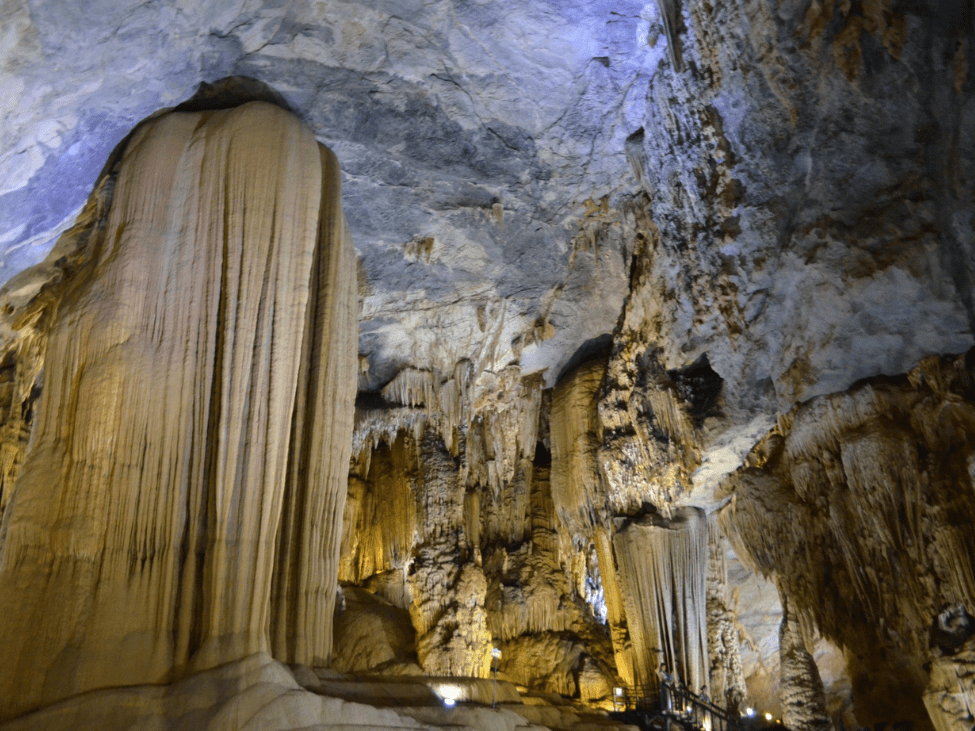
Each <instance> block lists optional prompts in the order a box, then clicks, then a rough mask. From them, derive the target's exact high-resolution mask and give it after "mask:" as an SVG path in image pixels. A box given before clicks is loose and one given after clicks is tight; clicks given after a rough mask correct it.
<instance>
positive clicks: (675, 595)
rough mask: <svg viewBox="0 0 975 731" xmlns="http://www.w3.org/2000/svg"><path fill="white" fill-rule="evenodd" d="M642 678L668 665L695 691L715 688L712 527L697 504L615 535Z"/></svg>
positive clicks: (653, 677) (654, 678)
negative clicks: (711, 678) (709, 585)
mask: <svg viewBox="0 0 975 731" xmlns="http://www.w3.org/2000/svg"><path fill="white" fill-rule="evenodd" d="M613 547H614V549H615V551H616V560H617V563H618V565H619V573H620V586H621V588H622V590H623V591H622V593H623V601H624V606H625V607H626V616H627V620H628V622H629V626H630V635H631V637H632V640H633V659H634V662H633V665H634V672H635V675H636V679H637V683H638V684H640V685H650V686H654V687H655V686H656V685H657V682H658V679H659V678H658V675H657V668H658V667H659V665H660V663H661V662H663V663H665V664H666V665H667V666H668V667H669V668H670V669H671V670H672V671H673V672H674V674H675V677H677V678H679V679H680V680H681V681H682V682H683V683H684V684H685V685H686V686H687V687H688V688H691V689H694V690H695V691H696V690H698V689H700V688H701V687H703V686H705V685H708V664H709V663H708V631H707V590H706V581H705V580H706V576H707V561H708V524H707V518H706V517H705V515H704V513H703V511H701V510H700V509H698V508H678V509H677V510H675V511H674V517H673V519H671V520H667V519H663V518H660V517H659V516H657V515H647V516H643V517H641V518H637V519H635V520H633V521H632V522H630V523H629V524H627V525H626V526H624V527H623V528H621V529H620V530H619V531H618V532H617V533H616V536H615V537H614V539H613Z"/></svg>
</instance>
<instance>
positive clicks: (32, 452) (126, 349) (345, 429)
mask: <svg viewBox="0 0 975 731" xmlns="http://www.w3.org/2000/svg"><path fill="white" fill-rule="evenodd" d="M337 186H338V173H337V165H336V164H335V161H334V158H333V157H332V156H331V154H330V153H328V152H327V151H321V152H320V148H319V146H318V144H317V143H316V142H315V139H314V137H313V136H312V135H311V133H310V132H309V131H308V130H307V129H306V128H305V127H304V126H303V125H301V124H300V123H299V122H298V121H297V120H296V119H295V118H293V117H292V116H290V115H289V114H288V113H286V112H284V111H282V110H280V109H278V108H277V107H272V106H270V105H267V104H260V103H252V104H248V105H245V106H243V107H240V108H237V109H232V110H225V111H218V112H203V113H193V114H190V113H181V114H169V115H165V116H162V117H159V118H158V119H156V120H153V121H152V122H150V123H147V124H145V125H143V126H141V127H140V128H139V129H138V130H137V131H136V132H135V133H134V134H133V136H132V138H131V139H130V140H129V142H128V144H127V146H126V148H125V152H124V157H123V159H122V162H121V168H120V172H119V173H118V183H117V186H116V189H115V194H114V200H113V201H112V204H111V209H110V211H109V212H108V218H107V221H106V222H105V226H104V229H102V228H101V227H100V226H94V227H89V229H88V230H89V231H90V232H93V233H92V235H93V236H94V239H93V240H91V241H87V242H84V246H83V247H82V248H83V249H84V252H85V253H84V256H83V257H81V258H80V259H79V260H78V261H79V262H80V263H79V265H78V267H77V268H76V269H75V270H73V271H72V272H71V275H70V276H68V277H66V278H64V280H63V281H61V282H60V283H57V285H56V286H54V287H53V288H51V289H48V290H45V291H44V293H43V294H44V298H43V302H42V305H43V307H45V308H46V309H45V310H44V311H45V312H46V313H47V314H46V315H45V316H48V317H49V318H50V319H49V322H48V324H47V325H46V327H47V328H48V329H47V330H46V344H45V353H44V374H45V376H44V392H43V397H42V398H41V400H40V402H39V403H38V405H37V416H36V423H35V425H34V433H33V435H32V439H31V444H30V448H29V451H28V454H27V458H26V461H25V463H24V465H23V468H22V470H21V473H20V477H19V480H18V482H17V486H16V489H15V492H14V495H13V498H12V500H11V503H10V504H9V506H8V514H7V515H5V517H4V522H3V534H2V548H0V608H2V609H0V611H2V615H3V617H4V621H3V623H0V643H2V645H3V647H4V648H6V653H7V661H6V662H5V663H3V665H2V667H0V717H7V716H10V715H14V714H17V713H21V712H23V711H24V710H26V709H29V708H31V707H34V706H36V705H38V704H40V703H46V702H52V701H54V700H58V699H60V698H63V697H65V696H68V695H71V694H74V693H79V692H82V691H85V690H88V689H91V688H97V687H106V686H116V685H128V684H132V683H150V682H151V683H156V682H160V681H165V680H167V679H171V678H173V677H175V676H177V675H179V674H181V673H185V672H187V671H188V670H191V669H200V668H205V667H212V666H215V665H218V664H220V663H223V662H227V661H230V660H235V659H238V658H241V657H243V656H245V655H248V654H250V653H253V652H258V651H266V650H269V649H270V639H269V637H268V626H269V624H270V622H271V620H272V567H273V566H274V564H275V561H276V559H280V558H281V557H280V556H278V555H277V551H279V550H281V549H276V546H275V540H274V539H275V536H276V535H277V534H278V530H279V524H280V518H281V512H282V504H286V505H287V506H288V507H287V508H286V511H287V513H286V515H290V516H293V519H291V518H286V520H287V521H289V525H290V526H291V529H292V535H293V537H294V543H293V544H292V545H291V546H289V547H288V550H289V551H294V552H295V553H294V556H295V563H299V564H301V565H302V566H304V567H305V568H306V570H310V571H312V572H313V573H314V575H313V576H299V575H297V574H295V573H294V572H290V573H288V574H287V575H286V576H283V577H280V584H279V586H280V587H281V590H282V591H283V592H284V593H285V594H287V596H288V603H287V605H285V602H284V601H283V598H281V596H280V594H279V595H278V596H279V598H281V599H282V600H281V601H279V602H274V612H276V613H277V616H278V617H279V618H281V619H282V620H283V621H284V622H285V623H286V624H287V626H288V630H287V631H286V632H285V633H284V634H285V635H288V633H290V632H297V633H300V634H301V641H302V646H301V647H290V648H288V650H287V652H286V655H287V657H288V658H289V659H291V658H294V659H297V660H299V661H303V662H308V661H312V660H314V659H317V658H327V657H328V654H329V647H330V642H331V626H330V621H331V616H332V611H331V606H332V601H333V598H334V588H333V587H334V573H335V561H336V559H337V555H336V553H337V540H338V538H339V535H338V527H339V526H338V525H337V524H336V523H337V520H336V523H332V522H330V521H332V519H333V517H335V516H336V514H337V512H338V509H339V505H340V503H341V500H342V499H344V490H345V487H344V479H345V474H344V473H345V469H346V465H347V460H348V447H347V446H346V444H347V441H348V434H349V432H350V430H351V426H352V424H351V419H352V409H351V400H350V399H351V395H348V396H347V395H346V394H351V392H352V391H353V389H354V383H355V380H354V379H355V350H354V342H355V325H354V323H355V320H356V312H355V307H356V300H355V293H354V289H353V286H354V285H352V284H350V282H353V283H354V281H355V274H354V257H353V254H352V250H351V241H350V240H349V239H348V236H347V235H346V232H345V229H344V224H343V223H342V219H341V212H340V211H339V209H338V195H339V191H338V187H337ZM96 192H97V191H96ZM69 233H71V232H69ZM72 235H75V234H72ZM302 378H305V379H307V383H302V385H301V387H300V389H299V387H298V383H299V380H300V379H302ZM299 390H300V396H301V399H302V400H301V401H300V402H298V401H297V399H296V397H297V396H298V395H299ZM296 404H297V408H295V406H296ZM339 477H341V479H338V478H339ZM303 510H308V511H312V513H311V514H309V515H308V516H306V517H304V518H302V517H301V516H300V513H301V511H303ZM291 565H292V566H293V565H294V563H292V564H291ZM38 577H44V580H38ZM330 582H331V583H332V585H331V586H330V585H329V583H330ZM41 608H43V611H41Z"/></svg>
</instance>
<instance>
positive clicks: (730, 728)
mask: <svg viewBox="0 0 975 731" xmlns="http://www.w3.org/2000/svg"><path fill="white" fill-rule="evenodd" d="M660 708H661V713H663V715H665V716H668V717H670V718H673V719H674V720H676V721H679V722H681V723H682V724H686V723H687V722H690V723H691V724H693V726H694V727H695V728H698V729H702V730H703V731H740V729H741V724H740V722H739V720H738V717H737V716H735V715H732V714H730V713H728V711H726V710H725V709H723V708H721V707H720V706H717V705H715V704H714V703H712V702H711V701H710V700H705V699H704V698H702V697H701V696H699V695H696V694H695V693H692V692H691V691H690V690H688V689H687V688H685V687H683V686H681V685H677V684H675V683H671V682H667V681H664V682H662V683H661V684H660Z"/></svg>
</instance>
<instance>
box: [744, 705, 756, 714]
mask: <svg viewBox="0 0 975 731" xmlns="http://www.w3.org/2000/svg"><path fill="white" fill-rule="evenodd" d="M745 715H746V716H754V715H755V709H754V708H752V707H751V706H749V707H748V708H746V709H745Z"/></svg>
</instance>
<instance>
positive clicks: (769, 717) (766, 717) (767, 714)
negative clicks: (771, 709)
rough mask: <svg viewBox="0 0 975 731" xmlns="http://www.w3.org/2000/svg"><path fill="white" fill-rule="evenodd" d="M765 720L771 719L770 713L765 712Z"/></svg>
mask: <svg viewBox="0 0 975 731" xmlns="http://www.w3.org/2000/svg"><path fill="white" fill-rule="evenodd" d="M765 720H766V721H771V720H772V714H771V713H766V714H765Z"/></svg>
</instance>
